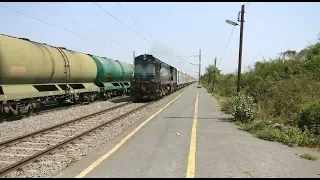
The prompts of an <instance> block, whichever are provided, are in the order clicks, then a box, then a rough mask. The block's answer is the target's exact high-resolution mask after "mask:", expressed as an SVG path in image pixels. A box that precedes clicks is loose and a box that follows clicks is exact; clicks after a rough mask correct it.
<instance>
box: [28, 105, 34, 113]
mask: <svg viewBox="0 0 320 180" xmlns="http://www.w3.org/2000/svg"><path fill="white" fill-rule="evenodd" d="M30 105H31V106H30V107H29V108H28V111H27V116H31V114H32V113H33V110H34V103H30Z"/></svg>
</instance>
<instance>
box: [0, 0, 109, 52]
mask: <svg viewBox="0 0 320 180" xmlns="http://www.w3.org/2000/svg"><path fill="white" fill-rule="evenodd" d="M0 6H2V7H3V8H6V9H9V10H11V11H15V12H16V13H19V14H22V15H24V16H27V17H29V18H32V19H35V20H37V21H40V22H42V23H45V24H48V25H50V26H53V27H56V28H59V29H62V30H64V31H67V32H70V33H73V34H75V35H78V36H81V37H83V38H86V39H89V40H91V41H95V42H97V43H100V44H103V45H105V46H107V47H111V46H109V45H107V44H104V43H102V42H100V41H96V40H94V39H91V38H88V37H86V36H83V35H81V34H78V33H74V32H72V31H70V30H68V29H65V28H62V27H59V26H57V25H54V24H51V23H49V22H46V21H43V20H41V19H38V18H35V17H33V16H30V15H28V14H25V13H23V12H20V11H17V10H15V9H12V8H9V7H7V6H4V5H1V4H0Z"/></svg>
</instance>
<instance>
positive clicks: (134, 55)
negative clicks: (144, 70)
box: [133, 51, 136, 65]
mask: <svg viewBox="0 0 320 180" xmlns="http://www.w3.org/2000/svg"><path fill="white" fill-rule="evenodd" d="M135 59H136V52H135V51H133V65H134V63H135V62H136V60H135Z"/></svg>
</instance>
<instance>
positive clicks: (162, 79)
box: [130, 54, 196, 100]
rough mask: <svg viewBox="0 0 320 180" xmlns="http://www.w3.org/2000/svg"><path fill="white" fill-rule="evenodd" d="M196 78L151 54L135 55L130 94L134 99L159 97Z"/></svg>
mask: <svg viewBox="0 0 320 180" xmlns="http://www.w3.org/2000/svg"><path fill="white" fill-rule="evenodd" d="M195 81H196V79H195V78H194V77H192V76H190V75H188V74H186V73H184V72H182V71H180V70H179V69H176V68H175V67H172V66H170V65H169V64H167V63H165V62H162V61H161V60H159V59H158V58H156V57H154V56H153V55H149V54H144V55H140V56H137V57H135V62H134V79H133V82H132V86H131V94H130V96H131V97H133V98H136V99H138V100H139V99H147V100H154V99H159V98H161V97H162V96H165V95H167V94H169V93H171V92H174V91H176V90H178V89H181V88H183V87H185V86H187V85H189V84H191V83H193V82H195Z"/></svg>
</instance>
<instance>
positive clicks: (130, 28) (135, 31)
mask: <svg viewBox="0 0 320 180" xmlns="http://www.w3.org/2000/svg"><path fill="white" fill-rule="evenodd" d="M93 3H94V4H95V5H96V6H98V7H99V8H100V9H102V10H103V11H104V12H106V13H108V14H109V15H110V16H111V17H113V18H114V19H116V20H117V21H119V22H120V23H121V24H123V25H124V26H126V27H127V28H129V29H130V30H131V31H133V32H135V33H136V34H137V35H138V36H140V37H141V38H142V39H144V40H145V41H146V42H148V43H150V44H151V45H152V46H153V47H155V45H154V44H152V43H151V42H150V41H149V40H147V39H146V38H144V37H143V36H141V35H140V34H139V33H137V32H136V31H135V30H133V29H132V28H131V27H130V26H128V25H127V24H126V23H124V22H123V21H121V20H120V19H118V18H117V17H115V16H114V15H113V14H111V13H110V12H109V11H107V10H105V9H104V8H103V7H102V6H100V5H99V4H97V3H96V2H93Z"/></svg>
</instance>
